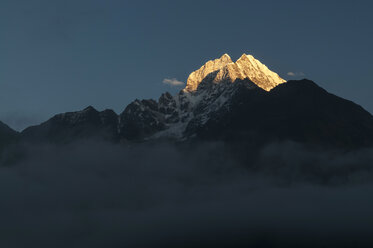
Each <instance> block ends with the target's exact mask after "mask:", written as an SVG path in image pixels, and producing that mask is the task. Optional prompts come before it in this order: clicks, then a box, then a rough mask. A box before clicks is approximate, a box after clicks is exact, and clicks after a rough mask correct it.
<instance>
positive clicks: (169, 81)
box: [163, 78, 185, 86]
mask: <svg viewBox="0 0 373 248" xmlns="http://www.w3.org/2000/svg"><path fill="white" fill-rule="evenodd" d="M163 83H164V84H168V85H171V86H181V85H184V84H185V83H184V82H181V81H179V80H177V79H176V78H165V79H163Z"/></svg>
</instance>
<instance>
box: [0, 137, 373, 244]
mask: <svg viewBox="0 0 373 248" xmlns="http://www.w3.org/2000/svg"><path fill="white" fill-rule="evenodd" d="M234 152H235V151H234V150H233V151H232V150H230V149H229V148H228V147H227V146H226V145H225V144H222V143H205V144H199V145H193V146H188V145H186V146H176V145H172V144H167V143H164V144H159V143H158V144H156V145H151V144H139V145H132V146H124V145H111V144H104V143H91V142H85V143H77V144H71V145H66V146H51V145H37V146H35V145H33V146H23V147H22V148H17V150H16V151H8V152H7V153H4V154H2V156H1V158H2V160H3V161H4V160H7V161H9V159H10V158H14V157H23V158H24V159H21V160H18V162H16V164H13V165H10V164H9V163H7V165H6V166H5V165H3V166H1V167H0V195H1V196H2V204H0V219H1V222H0V230H2V232H1V234H0V246H1V247H10V248H14V247H28V246H29V244H38V245H37V246H38V247H56V248H59V247H61V248H62V247H63V248H65V247H72V248H75V247H77V248H78V247H79V248H80V247H241V246H243V247H316V246H317V245H319V244H327V247H333V246H334V245H335V246H338V245H341V244H343V247H358V246H359V245H362V244H368V243H370V242H371V238H370V233H371V230H372V228H373V217H372V215H371V209H372V208H373V200H372V197H371V195H372V193H373V185H372V183H371V182H372V181H373V180H372V179H373V151H372V150H362V151H357V152H352V153H340V152H336V151H322V152H320V151H312V150H309V149H306V148H304V147H302V146H300V145H298V144H294V143H291V142H285V143H275V144H271V145H269V146H267V147H265V148H264V149H261V150H260V151H258V152H257V151H255V152H254V151H250V150H248V151H247V153H246V155H247V157H246V159H244V160H242V159H241V158H240V159H238V156H236V154H235V153H234ZM20 154H21V155H22V156H20ZM243 161H244V162H243ZM372 243H373V242H372ZM372 243H370V244H372Z"/></svg>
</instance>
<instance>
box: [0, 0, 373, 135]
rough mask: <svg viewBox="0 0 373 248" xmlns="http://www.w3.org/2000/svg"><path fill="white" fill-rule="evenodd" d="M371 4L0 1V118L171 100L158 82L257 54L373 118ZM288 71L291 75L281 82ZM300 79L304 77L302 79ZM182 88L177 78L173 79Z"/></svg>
mask: <svg viewBox="0 0 373 248" xmlns="http://www.w3.org/2000/svg"><path fill="white" fill-rule="evenodd" d="M372 9H373V3H372V2H370V1H342V0H339V1H312V2H311V1H226V0H224V1H218V0H216V1H191V0H188V1H139V0H137V1H124V0H123V1H119V0H118V1H115V0H105V1H104V0H100V1H99V0H86V1H85V0H63V1H62V0H59V1H58V0H24V1H22V0H18V1H17V0H1V1H0V120H2V121H4V122H6V123H8V124H10V125H11V126H12V127H14V128H17V129H22V128H23V127H25V126H27V125H30V124H36V123H38V122H41V121H44V120H46V119H47V118H49V117H51V116H52V115H53V114H56V113H59V112H66V111H74V110H79V109H82V108H84V107H86V106H88V105H93V106H94V107H96V108H97V109H99V110H103V109H105V108H112V109H114V110H115V111H116V112H117V113H120V112H121V111H123V109H124V108H125V106H126V105H127V104H128V103H129V102H130V101H132V100H134V99H135V98H158V97H159V95H160V94H161V93H162V92H164V91H171V92H172V93H176V92H177V91H178V90H180V89H181V88H182V86H180V85H179V86H173V87H171V86H169V85H167V84H164V83H163V80H164V79H165V78H168V79H173V78H175V79H177V80H178V81H181V82H185V81H186V79H187V76H188V75H189V73H190V72H191V71H193V70H195V69H197V68H199V67H200V66H201V65H202V64H203V63H204V62H205V61H207V60H209V59H212V58H216V57H220V56H221V55H222V54H223V53H228V54H230V55H231V57H232V59H234V60H235V59H237V58H238V57H239V56H240V55H241V54H242V53H248V54H252V55H253V56H254V57H256V58H257V59H259V60H260V61H262V62H263V63H264V64H266V65H268V66H269V68H270V69H272V70H274V71H276V72H278V73H279V74H280V75H281V76H282V77H283V78H285V79H292V78H295V79H297V78H300V77H306V78H308V79H311V80H313V81H315V82H316V83H317V84H319V85H320V86H322V87H324V88H325V89H327V90H329V91H330V92H332V93H335V94H337V95H339V96H342V97H345V98H347V99H350V100H353V101H355V102H356V103H358V104H360V105H362V106H363V107H365V108H366V109H367V110H368V111H370V112H371V113H372V112H373V101H372V100H371V95H372V90H373V84H372V83H373V82H372V79H371V78H372V77H371V73H372V71H373V62H372V57H373V51H372V44H373V32H372V24H373V15H372V14H371V11H372ZM288 72H293V73H294V74H295V76H290V75H288ZM303 74H304V76H303ZM179 84H180V83H179Z"/></svg>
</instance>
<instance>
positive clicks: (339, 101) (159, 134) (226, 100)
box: [0, 54, 373, 149]
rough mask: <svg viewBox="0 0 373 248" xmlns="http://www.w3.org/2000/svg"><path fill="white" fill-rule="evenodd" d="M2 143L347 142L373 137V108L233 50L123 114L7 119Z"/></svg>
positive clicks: (361, 143) (0, 128)
mask: <svg viewBox="0 0 373 248" xmlns="http://www.w3.org/2000/svg"><path fill="white" fill-rule="evenodd" d="M0 139H1V143H0V146H2V147H4V146H6V145H7V144H9V143H11V142H15V141H27V142H53V143H68V142H72V141H74V140H78V139H99V140H106V141H110V142H146V141H157V140H174V141H178V142H183V141H190V140H211V141H225V142H244V143H245V144H250V145H252V146H260V145H262V144H266V143H269V142H274V141H281V140H291V141H296V142H299V143H305V144H316V145H325V146H331V147H341V148H348V149H350V148H359V147H367V146H372V145H373V116H372V115H371V114H370V113H368V112H367V111H365V110H364V109H363V108H362V107H360V106H359V105H357V104H355V103H353V102H351V101H348V100H345V99H343V98H340V97H338V96H335V95H333V94H330V93H328V92H327V91H325V90H324V89H322V88H320V87H319V86H317V85H316V84H315V83H314V82H312V81H309V80H306V79H304V80H299V81H296V80H294V81H287V82H286V81H285V80H284V79H282V78H281V77H280V76H279V75H278V74H276V73H274V72H272V71H270V70H269V69H268V68H267V67H266V66H265V65H263V64H262V63H261V62H260V61H258V60H256V59H255V58H254V57H253V56H251V55H245V54H243V55H242V56H241V57H240V58H239V59H238V60H237V61H236V62H233V61H232V60H231V58H230V57H229V55H227V54H224V55H223V56H222V57H221V58H219V59H215V60H211V61H208V62H207V63H206V64H205V65H203V66H202V67H201V68H200V69H198V70H196V71H194V72H192V73H191V74H190V76H189V78H188V80H187V85H186V87H185V89H183V90H181V91H180V92H179V93H178V94H176V95H174V96H173V95H171V94H170V93H168V92H166V93H164V94H162V95H161V96H160V98H159V99H158V101H156V100H135V101H133V102H132V103H130V104H129V105H128V106H127V107H126V108H125V110H124V111H123V112H122V113H121V114H120V115H117V114H116V113H115V112H114V111H112V110H105V111H102V112H99V111H97V110H95V109H94V108H93V107H87V108H86V109H84V110H81V111H77V112H69V113H64V114H58V115H56V116H54V117H53V118H51V119H49V120H48V121H46V122H44V123H42V124H40V125H37V126H32V127H29V128H26V129H25V130H24V131H22V132H21V133H17V132H16V131H14V130H12V129H10V128H9V127H8V126H6V125H5V124H3V123H0Z"/></svg>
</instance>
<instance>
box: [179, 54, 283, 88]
mask: <svg viewBox="0 0 373 248" xmlns="http://www.w3.org/2000/svg"><path fill="white" fill-rule="evenodd" d="M210 77H211V78H212V79H213V81H214V83H220V82H223V81H229V82H231V83H233V82H234V81H235V80H236V79H241V80H244V79H249V80H250V81H252V82H254V83H255V84H256V85H258V86H259V87H260V88H262V89H264V90H266V91H269V90H271V89H273V88H274V87H276V86H277V85H279V84H281V83H284V82H286V81H285V80H284V79H282V78H281V77H280V76H279V75H278V74H277V73H275V72H273V71H271V70H269V69H268V67H267V66H265V65H264V64H262V63H261V62H260V61H259V60H257V59H255V58H254V57H253V56H252V55H246V54H243V55H242V56H241V57H240V58H239V59H238V60H237V61H236V62H233V61H232V59H231V58H230V56H229V55H228V54H224V55H223V56H222V57H221V58H219V59H215V60H210V61H208V62H206V64H204V65H203V66H202V67H201V68H200V69H198V70H196V71H194V72H192V73H191V74H190V75H189V78H188V80H187V85H186V87H185V89H184V90H185V91H188V92H192V91H196V90H197V89H198V86H199V85H200V84H201V83H202V81H203V80H205V79H206V78H210Z"/></svg>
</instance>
